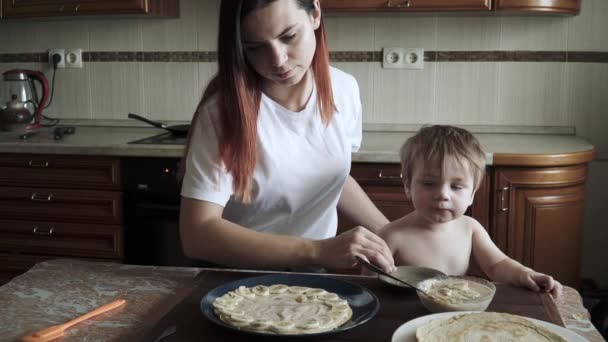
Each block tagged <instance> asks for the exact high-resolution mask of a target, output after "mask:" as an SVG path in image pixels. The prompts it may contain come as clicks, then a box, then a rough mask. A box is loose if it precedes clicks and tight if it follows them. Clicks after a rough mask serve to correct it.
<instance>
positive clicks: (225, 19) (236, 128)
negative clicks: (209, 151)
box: [182, 0, 335, 203]
mask: <svg viewBox="0 0 608 342" xmlns="http://www.w3.org/2000/svg"><path fill="white" fill-rule="evenodd" d="M273 1H276V0H237V1H235V0H222V3H221V7H220V20H219V34H218V49H217V59H218V73H217V74H216V75H215V76H214V77H213V79H212V80H211V81H210V82H209V84H208V85H207V88H206V89H205V91H204V93H203V97H202V99H201V101H200V103H199V104H198V107H197V109H196V111H195V113H194V117H193V119H192V122H193V123H194V122H196V120H197V117H198V115H200V113H201V112H202V110H201V109H202V107H203V106H204V104H205V103H206V101H207V100H208V99H209V98H210V97H211V96H213V95H214V94H216V93H217V94H218V96H219V101H218V105H219V110H220V113H221V115H220V117H219V119H220V126H221V132H219V159H220V160H221V162H223V164H224V167H225V168H226V170H227V171H228V172H229V173H230V174H232V179H233V184H232V185H233V191H234V194H235V195H236V198H237V199H238V200H240V201H242V202H244V203H250V202H251V199H252V178H253V171H254V170H255V166H256V164H257V150H258V130H257V127H258V112H259V110H260V99H261V97H262V88H261V82H260V79H259V77H260V76H259V75H258V74H257V73H256V72H255V71H254V70H253V69H252V68H251V67H250V66H249V65H248V63H247V61H246V59H245V55H244V52H243V47H242V44H241V35H240V31H241V20H242V19H243V18H244V17H245V16H247V14H249V13H250V12H251V11H252V10H254V9H256V8H259V7H262V6H265V5H267V4H269V3H271V2H273ZM294 1H297V2H298V4H299V6H300V7H301V8H303V9H305V10H306V11H307V12H309V13H310V12H311V11H312V10H314V0H294ZM315 37H316V41H317V42H316V49H315V54H314V56H313V59H312V63H311V66H310V67H311V69H312V73H313V75H314V80H315V85H316V88H317V104H318V108H319V112H320V115H321V119H322V120H323V122H324V123H325V124H326V125H327V124H328V123H329V122H330V121H331V119H332V116H333V113H334V111H335V104H334V98H333V91H332V86H331V78H330V71H329V52H328V50H327V42H326V37H325V28H324V25H323V17H321V21H320V25H319V27H318V28H317V29H316V30H315ZM191 131H192V130H191ZM191 147H192V146H191V136H190V134H189V136H188V143H187V146H186V151H185V155H187V154H188V150H189V149H190V148H191ZM194 148H196V146H194ZM182 165H184V164H183V163H182Z"/></svg>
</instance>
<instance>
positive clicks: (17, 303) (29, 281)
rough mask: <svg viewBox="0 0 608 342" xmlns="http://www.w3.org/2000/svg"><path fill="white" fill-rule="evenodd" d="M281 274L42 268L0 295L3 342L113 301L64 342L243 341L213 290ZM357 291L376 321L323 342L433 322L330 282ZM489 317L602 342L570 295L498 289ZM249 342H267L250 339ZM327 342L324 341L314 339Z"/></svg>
mask: <svg viewBox="0 0 608 342" xmlns="http://www.w3.org/2000/svg"><path fill="white" fill-rule="evenodd" d="M269 273H270V274H272V273H275V272H261V271H245V270H229V269H211V268H177V267H152V266H134V265H122V264H117V263H99V262H85V261H81V260H72V259H59V260H51V261H45V262H42V263H40V264H37V265H36V266H35V267H33V268H32V269H31V270H29V271H28V272H26V273H25V274H23V275H21V276H18V277H16V278H14V279H13V280H11V281H10V282H9V283H7V284H5V285H3V286H2V287H0V336H2V340H4V339H5V338H6V340H7V341H13V340H16V339H17V338H18V337H19V336H21V335H23V334H25V333H27V332H29V331H33V330H37V329H40V328H42V327H46V326H48V325H52V324H58V323H62V322H64V321H67V320H68V319H69V318H71V317H75V316H77V315H80V314H82V313H84V312H87V311H89V310H91V309H93V308H95V307H97V306H99V305H102V304H105V303H107V302H110V301H112V300H114V299H118V298H124V299H126V300H127V304H126V305H125V306H124V307H121V308H119V309H116V310H113V311H110V312H108V313H105V314H103V315H100V316H97V317H95V318H93V319H90V320H87V321H84V322H82V323H79V324H77V325H76V326H74V327H72V328H71V329H69V330H68V331H67V332H66V335H65V336H64V337H63V340H62V341H83V340H86V341H136V340H142V341H154V340H155V339H156V338H157V337H158V336H160V335H161V334H163V333H164V332H167V331H173V330H174V331H175V332H174V333H173V334H171V335H169V336H167V337H165V338H164V339H163V340H162V341H163V342H165V341H166V342H170V341H242V340H244V339H245V337H246V336H244V335H242V334H239V333H236V332H233V331H230V330H228V329H225V328H223V327H220V326H217V325H215V324H213V323H212V322H210V321H209V320H207V319H206V318H205V317H204V316H203V314H202V313H201V311H200V308H199V305H200V300H201V298H202V297H203V296H204V295H205V294H206V293H207V292H208V291H209V290H211V289H213V288H215V287H217V286H219V285H222V284H225V283H227V282H231V281H234V280H238V279H243V278H247V277H254V276H260V275H265V274H269ZM324 276H329V277H332V278H337V279H342V280H346V281H349V282H351V283H355V284H359V285H361V286H364V287H366V288H368V289H369V290H371V291H372V292H373V293H374V294H375V295H376V296H377V297H378V298H379V301H380V310H379V311H378V313H377V314H376V316H375V317H374V318H372V319H371V320H370V321H368V322H366V323H364V324H363V325H361V326H358V327H355V328H353V329H351V330H349V331H346V332H343V333H340V334H337V335H332V336H329V337H327V338H324V339H322V341H390V337H391V335H392V334H393V332H394V331H395V330H396V329H397V328H398V327H399V326H400V325H401V324H403V323H405V322H406V321H408V320H410V319H412V318H415V317H419V316H423V315H427V314H429V313H428V312H427V311H426V310H425V309H424V307H422V305H421V304H420V303H419V302H418V299H417V296H416V294H415V293H414V292H413V291H410V290H405V289H400V288H396V287H391V286H388V285H385V284H383V283H380V282H379V281H378V280H377V279H376V278H375V277H367V276H357V275H334V274H332V275H324ZM497 288H498V291H497V293H496V296H495V298H494V300H493V302H492V304H491V305H490V308H489V310H493V311H501V312H508V313H514V314H519V315H524V316H528V317H532V318H536V319H541V320H545V321H549V322H552V323H555V324H558V325H562V326H565V327H566V328H568V329H570V330H571V331H573V332H575V333H577V334H579V335H581V336H583V337H585V338H586V339H588V340H589V341H592V342H595V341H603V339H602V337H601V336H600V335H599V333H598V331H597V330H596V329H595V328H594V327H593V326H592V325H591V323H590V321H589V314H588V312H587V311H586V310H585V309H584V307H583V306H582V302H581V299H580V296H579V295H578V293H577V292H576V291H575V290H574V289H572V288H569V287H566V288H565V291H564V296H563V298H562V299H561V300H558V301H553V300H552V299H551V298H550V297H549V296H548V295H546V294H536V293H533V292H530V291H526V290H523V289H517V288H513V287H509V286H504V285H498V286H497ZM246 339H247V340H262V339H252V338H248V337H247V338H246ZM315 340H319V341H320V340H321V339H315Z"/></svg>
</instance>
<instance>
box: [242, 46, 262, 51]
mask: <svg viewBox="0 0 608 342" xmlns="http://www.w3.org/2000/svg"><path fill="white" fill-rule="evenodd" d="M259 49H260V47H259V46H257V45H252V46H245V50H247V51H256V50H259Z"/></svg>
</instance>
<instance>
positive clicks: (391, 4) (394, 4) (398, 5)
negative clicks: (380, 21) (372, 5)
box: [386, 0, 410, 8]
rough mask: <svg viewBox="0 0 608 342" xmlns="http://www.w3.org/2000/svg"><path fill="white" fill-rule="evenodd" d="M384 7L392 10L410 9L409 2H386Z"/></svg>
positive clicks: (404, 0)
mask: <svg viewBox="0 0 608 342" xmlns="http://www.w3.org/2000/svg"><path fill="white" fill-rule="evenodd" d="M386 6H387V7H394V8H402V7H410V0H397V1H395V0H388V3H387V4H386Z"/></svg>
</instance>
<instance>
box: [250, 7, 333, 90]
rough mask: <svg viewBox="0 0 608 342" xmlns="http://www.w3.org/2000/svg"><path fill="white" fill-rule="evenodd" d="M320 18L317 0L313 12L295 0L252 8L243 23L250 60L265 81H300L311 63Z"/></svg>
mask: <svg viewBox="0 0 608 342" xmlns="http://www.w3.org/2000/svg"><path fill="white" fill-rule="evenodd" d="M320 21H321V11H320V9H319V1H318V0H315V10H314V11H312V12H311V13H308V12H306V10H304V9H302V8H300V7H299V5H298V3H297V2H296V0H277V1H274V2H271V3H270V4H268V5H267V6H265V7H261V8H257V9H255V10H253V11H252V12H251V13H249V14H248V15H247V16H246V17H245V18H244V19H243V22H242V25H241V30H242V31H241V37H242V39H243V42H242V43H243V49H244V51H245V57H246V58H247V61H248V62H249V64H250V65H251V66H252V67H253V69H254V70H255V71H256V72H257V73H258V74H259V75H261V76H262V77H263V78H264V80H265V81H266V82H270V83H273V84H277V85H283V86H291V85H295V84H298V83H299V82H300V81H301V80H302V78H303V77H304V75H306V72H307V71H308V69H309V67H310V64H311V62H312V58H313V56H314V53H315V48H316V43H317V42H316V38H315V32H314V31H315V30H316V29H317V28H318V27H319V24H320Z"/></svg>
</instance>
